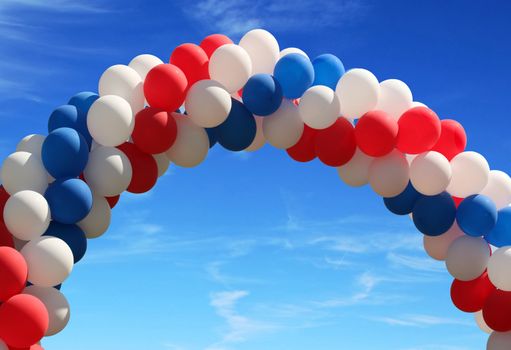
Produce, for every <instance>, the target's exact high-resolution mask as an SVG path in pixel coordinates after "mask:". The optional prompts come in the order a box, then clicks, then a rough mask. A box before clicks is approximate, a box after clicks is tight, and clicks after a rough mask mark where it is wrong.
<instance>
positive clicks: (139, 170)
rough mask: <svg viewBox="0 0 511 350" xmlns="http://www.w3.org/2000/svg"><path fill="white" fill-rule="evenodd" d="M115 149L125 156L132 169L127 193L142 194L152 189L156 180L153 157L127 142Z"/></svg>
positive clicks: (155, 167)
mask: <svg viewBox="0 0 511 350" xmlns="http://www.w3.org/2000/svg"><path fill="white" fill-rule="evenodd" d="M117 148H118V149H120V150H121V151H123V152H124V154H126V156H127V157H128V159H129V160H130V163H131V168H132V169H133V175H132V177H131V182H130V185H129V186H128V189H127V191H128V192H131V193H144V192H147V191H149V190H150V189H151V188H153V186H154V185H155V184H156V180H157V179H158V165H157V164H156V160H155V159H154V157H153V156H152V155H150V154H147V153H144V152H142V151H141V150H140V149H138V147H137V146H135V145H134V144H132V143H129V142H125V143H123V144H122V145H120V146H118V147H117Z"/></svg>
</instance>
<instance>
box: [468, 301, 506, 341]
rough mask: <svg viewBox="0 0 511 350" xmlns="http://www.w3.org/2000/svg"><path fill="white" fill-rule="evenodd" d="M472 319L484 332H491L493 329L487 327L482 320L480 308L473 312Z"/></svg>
mask: <svg viewBox="0 0 511 350" xmlns="http://www.w3.org/2000/svg"><path fill="white" fill-rule="evenodd" d="M474 319H475V321H476V324H477V326H478V327H479V329H480V330H482V331H483V332H484V333H488V334H491V333H492V332H493V329H491V328H490V327H488V325H487V324H486V322H484V317H483V311H482V310H480V311H477V312H475V313H474ZM509 341H510V342H511V338H510V339H509ZM508 344H509V343H508ZM488 349H490V348H488Z"/></svg>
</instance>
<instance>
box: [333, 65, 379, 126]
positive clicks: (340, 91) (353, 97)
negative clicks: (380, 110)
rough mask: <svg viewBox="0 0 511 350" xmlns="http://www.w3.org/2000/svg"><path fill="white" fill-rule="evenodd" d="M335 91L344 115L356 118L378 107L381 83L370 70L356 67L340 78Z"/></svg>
mask: <svg viewBox="0 0 511 350" xmlns="http://www.w3.org/2000/svg"><path fill="white" fill-rule="evenodd" d="M335 92H336V93H337V95H338V96H339V101H340V102H341V113H342V115H343V116H344V117H346V118H348V119H356V118H360V117H361V116H363V115H364V114H366V113H367V112H369V111H370V110H373V109H374V107H376V104H377V103H378V97H379V95H380V84H379V83H378V79H376V77H375V76H374V75H373V73H371V72H370V71H368V70H366V69H361V68H355V69H350V70H349V71H347V72H346V73H345V74H344V75H343V76H342V77H341V79H339V82H338V83H337V87H336V88H335Z"/></svg>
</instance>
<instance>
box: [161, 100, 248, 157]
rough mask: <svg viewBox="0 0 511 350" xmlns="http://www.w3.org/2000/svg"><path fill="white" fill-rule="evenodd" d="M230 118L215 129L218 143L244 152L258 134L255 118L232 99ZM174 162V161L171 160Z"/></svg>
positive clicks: (243, 106) (229, 148) (231, 149)
mask: <svg viewBox="0 0 511 350" xmlns="http://www.w3.org/2000/svg"><path fill="white" fill-rule="evenodd" d="M231 102H232V106H231V111H230V112H229V116H228V117H227V119H226V120H225V122H223V123H222V124H220V125H219V126H217V127H216V128H215V133H216V137H217V141H218V143H219V144H221V145H222V147H224V148H225V149H228V150H230V151H235V152H238V151H242V150H244V149H245V148H247V147H248V146H250V145H251V144H252V142H253V141H254V138H255V136H256V132H257V125H256V122H255V119H254V116H253V115H252V113H250V111H249V110H248V109H247V108H246V107H245V105H243V103H241V102H239V101H238V100H236V99H232V100H231ZM171 160H172V159H171Z"/></svg>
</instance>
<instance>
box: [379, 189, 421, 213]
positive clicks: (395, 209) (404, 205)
mask: <svg viewBox="0 0 511 350" xmlns="http://www.w3.org/2000/svg"><path fill="white" fill-rule="evenodd" d="M419 198H420V193H419V192H417V190H416V189H415V188H414V187H413V185H412V183H411V182H410V183H408V186H406V188H405V190H404V191H403V192H401V193H400V194H398V195H397V196H395V197H386V198H383V203H384V204H385V207H387V209H388V210H389V211H390V212H392V213H394V214H396V215H408V214H410V213H411V212H412V211H413V208H414V206H415V203H416V202H417V200H418V199H419Z"/></svg>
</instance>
